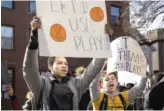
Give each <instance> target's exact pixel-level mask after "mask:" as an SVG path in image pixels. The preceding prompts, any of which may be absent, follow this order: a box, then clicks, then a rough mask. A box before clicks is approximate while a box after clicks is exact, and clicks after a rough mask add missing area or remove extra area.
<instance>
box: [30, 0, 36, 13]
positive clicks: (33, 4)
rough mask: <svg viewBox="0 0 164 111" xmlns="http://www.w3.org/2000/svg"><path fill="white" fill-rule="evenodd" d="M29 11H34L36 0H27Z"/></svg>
mask: <svg viewBox="0 0 164 111" xmlns="http://www.w3.org/2000/svg"><path fill="white" fill-rule="evenodd" d="M29 12H32V13H36V2H35V1H34V0H30V1H29Z"/></svg>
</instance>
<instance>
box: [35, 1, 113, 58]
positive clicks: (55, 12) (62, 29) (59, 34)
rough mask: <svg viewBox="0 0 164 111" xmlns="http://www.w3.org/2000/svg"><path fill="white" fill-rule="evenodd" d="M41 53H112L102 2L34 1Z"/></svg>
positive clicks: (96, 54)
mask: <svg viewBox="0 0 164 111" xmlns="http://www.w3.org/2000/svg"><path fill="white" fill-rule="evenodd" d="M36 7H37V16H38V17H40V19H41V21H42V29H39V31H38V33H39V34H38V35H39V52H40V55H41V56H65V57H96V58H105V57H110V56H111V50H110V40H109V37H108V35H106V34H105V33H104V28H105V24H106V23H107V15H106V7H105V1H75V0H73V1H36Z"/></svg>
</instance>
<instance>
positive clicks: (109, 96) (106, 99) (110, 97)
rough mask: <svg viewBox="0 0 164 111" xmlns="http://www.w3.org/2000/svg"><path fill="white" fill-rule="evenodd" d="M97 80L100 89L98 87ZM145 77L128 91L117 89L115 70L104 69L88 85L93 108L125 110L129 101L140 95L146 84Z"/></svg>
mask: <svg viewBox="0 0 164 111" xmlns="http://www.w3.org/2000/svg"><path fill="white" fill-rule="evenodd" d="M99 80H100V81H101V84H102V89H101V90H100V89H99ZM146 80H147V79H146V78H145V77H143V78H142V79H141V82H140V84H137V85H136V86H134V87H133V88H131V89H130V90H128V91H124V92H119V91H118V89H117V88H118V76H117V72H111V73H107V72H106V71H104V72H102V73H101V75H100V74H99V75H98V76H97V77H96V78H95V80H94V81H93V82H92V83H91V85H90V95H91V100H92V105H93V109H94V110H125V109H126V108H127V106H128V105H129V103H131V102H133V100H135V99H136V98H137V97H140V96H141V95H142V92H143V90H144V88H145V86H146Z"/></svg>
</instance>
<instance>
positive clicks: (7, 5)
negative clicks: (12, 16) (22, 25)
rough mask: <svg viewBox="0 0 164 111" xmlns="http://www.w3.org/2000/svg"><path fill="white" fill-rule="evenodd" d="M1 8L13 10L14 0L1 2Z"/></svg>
mask: <svg viewBox="0 0 164 111" xmlns="http://www.w3.org/2000/svg"><path fill="white" fill-rule="evenodd" d="M1 7H4V8H11V9H13V8H14V1H12V0H8V1H1Z"/></svg>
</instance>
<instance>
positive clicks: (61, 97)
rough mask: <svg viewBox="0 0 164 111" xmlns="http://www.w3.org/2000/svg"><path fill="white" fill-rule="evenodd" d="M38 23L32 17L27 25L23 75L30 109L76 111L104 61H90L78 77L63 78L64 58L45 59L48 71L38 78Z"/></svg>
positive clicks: (38, 21)
mask: <svg viewBox="0 0 164 111" xmlns="http://www.w3.org/2000/svg"><path fill="white" fill-rule="evenodd" d="M39 28H41V21H40V19H39V18H38V17H34V18H33V20H32V22H31V29H32V35H31V39H30V42H29V44H28V46H27V49H26V53H25V57H24V63H23V64H24V65H23V76H24V79H25V81H26V83H27V85H28V87H29V89H30V90H31V92H32V93H33V97H32V109H33V110H78V103H79V101H80V98H81V96H82V94H83V92H84V91H85V90H86V89H87V88H88V87H89V85H90V83H91V82H92V81H93V79H94V78H95V77H96V75H97V74H98V73H100V71H101V69H102V67H103V64H104V62H105V59H93V60H92V62H91V63H90V64H89V66H88V67H87V68H86V70H85V71H84V72H83V74H82V75H81V76H78V77H75V78H71V77H68V76H67V73H68V62H67V59H66V58H65V57H49V59H48V68H49V69H50V71H51V73H50V72H47V73H46V74H45V75H40V73H39V66H38V45H39V43H38V37H37V29H39Z"/></svg>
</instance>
